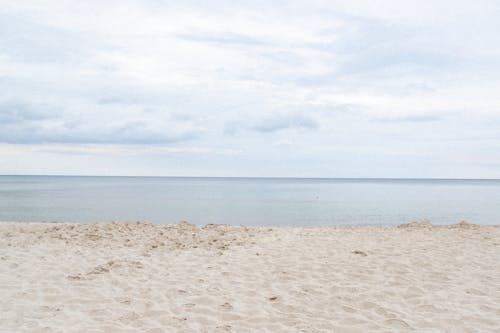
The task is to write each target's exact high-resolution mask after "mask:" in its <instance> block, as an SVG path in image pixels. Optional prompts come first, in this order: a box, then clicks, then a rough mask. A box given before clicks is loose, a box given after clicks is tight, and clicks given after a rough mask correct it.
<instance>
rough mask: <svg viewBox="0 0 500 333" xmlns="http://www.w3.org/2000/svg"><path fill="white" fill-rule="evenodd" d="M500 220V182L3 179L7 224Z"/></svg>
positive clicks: (1, 214)
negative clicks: (58, 222)
mask: <svg viewBox="0 0 500 333" xmlns="http://www.w3.org/2000/svg"><path fill="white" fill-rule="evenodd" d="M422 219H428V220H430V221H431V222H433V223H436V224H447V223H455V222H458V221H461V220H467V221H469V222H474V223H482V224H499V223H500V180H409V179H405V180H403V179H279V178H174V177H56V176H0V221H109V220H132V221H136V220H140V221H150V222H155V223H175V222H177V221H180V220H187V221H190V222H193V223H196V224H206V223H229V224H242V225H276V226H279V225H346V224H348V225H358V224H383V225H392V224H399V223H403V222H408V221H414V220H422Z"/></svg>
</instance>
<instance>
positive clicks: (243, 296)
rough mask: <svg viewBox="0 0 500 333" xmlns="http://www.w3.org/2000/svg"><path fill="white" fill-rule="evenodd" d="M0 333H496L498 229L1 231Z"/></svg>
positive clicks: (95, 226) (499, 318) (54, 227)
mask: <svg viewBox="0 0 500 333" xmlns="http://www.w3.org/2000/svg"><path fill="white" fill-rule="evenodd" d="M0 237H1V238H0V332H9V333H11V332H86V333H89V332H120V333H121V332H151V333H152V332H407V331H408V332H454V333H455V332H500V227H499V226H481V227H475V226H470V225H459V226H455V227H453V228H452V227H432V226H426V225H420V224H418V225H416V226H413V225H410V226H407V227H406V228H383V227H325V228H323V227H322V228H320V227H314V228H272V229H271V228H245V227H231V226H213V225H212V226H211V225H209V226H206V227H204V228H198V227H195V226H193V225H190V224H187V223H180V224H177V225H152V224H147V223H92V224H69V223H65V224H60V223H58V224H54V223H29V224H27V223H0Z"/></svg>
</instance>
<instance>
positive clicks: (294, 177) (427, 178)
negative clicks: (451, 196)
mask: <svg viewBox="0 0 500 333" xmlns="http://www.w3.org/2000/svg"><path fill="white" fill-rule="evenodd" d="M0 177H103V178H104V177H110V178H111V177H114V178H220V179H311V180H314V179H316V180H322V179H323V180H326V179H328V180H495V181H500V178H439V177H422V178H415V177H296V176H160V175H158V176H151V175H149V176H143V175H57V174H50V175H37V174H0Z"/></svg>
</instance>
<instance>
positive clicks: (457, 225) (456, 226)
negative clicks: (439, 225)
mask: <svg viewBox="0 0 500 333" xmlns="http://www.w3.org/2000/svg"><path fill="white" fill-rule="evenodd" d="M448 228H450V229H477V228H479V225H477V224H474V223H469V222H467V221H461V222H458V223H455V224H451V225H449V226H448Z"/></svg>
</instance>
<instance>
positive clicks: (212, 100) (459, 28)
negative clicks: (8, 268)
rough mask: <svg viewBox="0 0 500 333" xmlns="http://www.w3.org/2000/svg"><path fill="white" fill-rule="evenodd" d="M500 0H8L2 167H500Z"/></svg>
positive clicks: (302, 171)
mask: <svg viewBox="0 0 500 333" xmlns="http://www.w3.org/2000/svg"><path fill="white" fill-rule="evenodd" d="M499 31H500V2H499V1H496V0H493V1H481V0H477V1H459V0H454V1H439V0H438V1H436V0H434V1H399V0H394V1H358V0H349V1H245V2H243V1H216V0H214V1H166V0H165V1H164V0H141V1H139V0H137V1H132V0H120V1H112V0H110V1H91V0H89V1H63V0H54V1H51V0H38V1H34V0H33V1H28V0H23V1H19V0H1V2H0V174H85V175H93V174H95V175H173V176H298V177H446V178H460V177H468V178H500V33H499Z"/></svg>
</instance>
